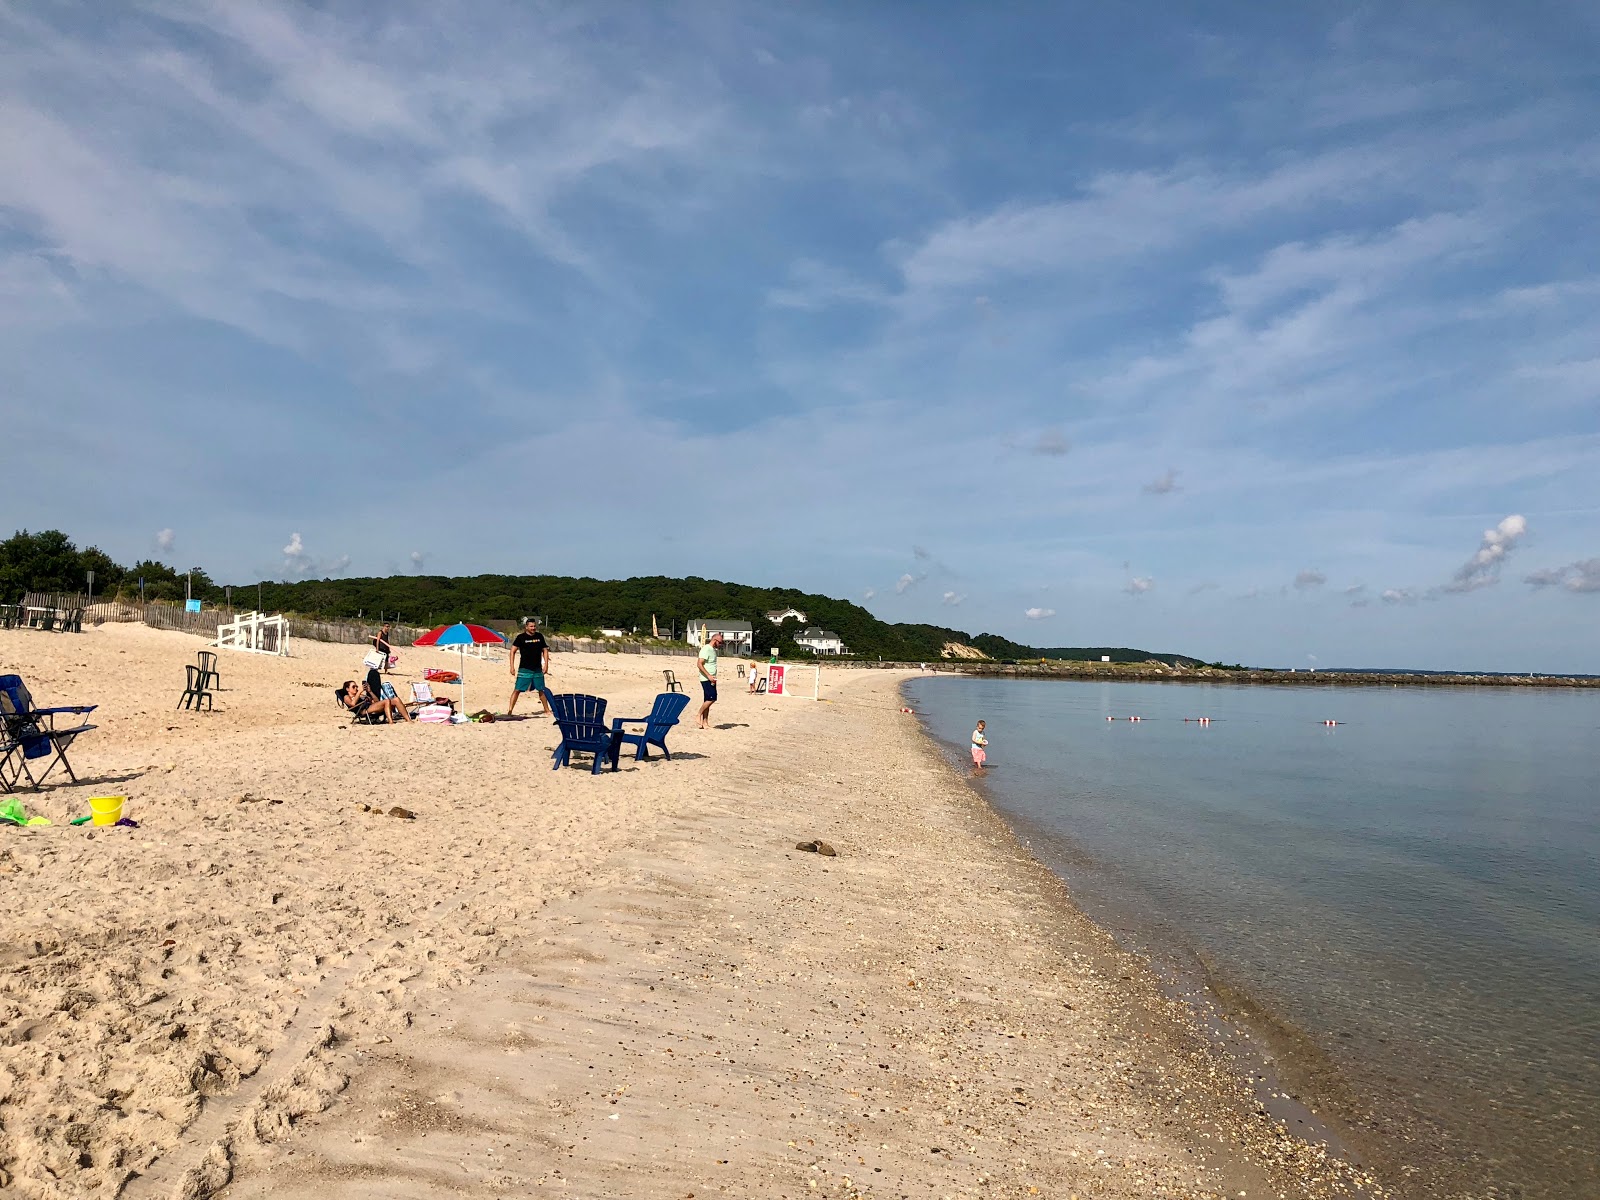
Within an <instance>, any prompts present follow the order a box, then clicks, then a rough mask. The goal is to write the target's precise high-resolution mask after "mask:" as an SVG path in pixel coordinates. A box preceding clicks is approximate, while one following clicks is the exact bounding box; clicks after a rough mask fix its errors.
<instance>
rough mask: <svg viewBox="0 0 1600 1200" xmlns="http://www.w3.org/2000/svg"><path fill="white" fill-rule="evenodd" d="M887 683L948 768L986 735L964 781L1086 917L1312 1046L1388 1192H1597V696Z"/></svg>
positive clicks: (1570, 1195)
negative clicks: (980, 774) (899, 687)
mask: <svg viewBox="0 0 1600 1200" xmlns="http://www.w3.org/2000/svg"><path fill="white" fill-rule="evenodd" d="M909 693H910V695H911V697H912V700H913V702H914V706H915V707H916V708H917V709H918V711H919V712H921V713H922V714H923V719H924V720H925V721H926V722H927V723H928V727H929V729H930V730H931V731H932V732H933V733H934V734H935V735H936V736H937V737H938V738H940V739H941V740H942V741H944V742H947V743H950V744H951V752H952V754H955V755H959V756H960V757H961V758H962V759H964V758H965V756H966V746H967V739H968V734H969V733H970V732H971V730H972V726H973V724H974V723H975V722H976V720H977V719H978V718H979V717H982V718H984V719H986V720H987V721H988V723H989V725H988V735H989V762H990V767H991V769H990V771H989V772H988V776H987V779H986V783H985V787H986V790H987V791H988V793H989V795H990V797H991V799H992V800H993V802H994V803H995V805H996V806H997V807H998V808H999V809H1000V811H1001V812H1002V813H1004V814H1005V815H1006V816H1007V817H1008V819H1010V820H1011V821H1012V822H1013V824H1014V825H1015V826H1016V827H1017V828H1018V829H1019V830H1020V831H1021V832H1022V833H1023V834H1024V836H1026V837H1027V838H1028V839H1029V841H1030V842H1031V843H1032V845H1033V846H1034V849H1035V851H1036V852H1037V853H1039V855H1040V856H1041V858H1043V859H1044V860H1045V861H1046V862H1047V863H1049V865H1051V866H1052V867H1053V868H1055V869H1056V870H1058V871H1059V872H1060V873H1061V874H1062V875H1063V876H1065V877H1066V878H1067V880H1068V882H1069V883H1070V884H1071V885H1072V886H1073V889H1074V891H1075V893H1076V895H1077V896H1078V899H1079V902H1080V903H1081V904H1082V905H1083V906H1084V908H1085V909H1086V910H1087V911H1089V912H1090V914H1091V915H1093V916H1095V917H1096V918H1097V919H1099V920H1101V921H1102V922H1103V923H1104V924H1106V925H1107V926H1108V927H1109V928H1112V929H1113V930H1114V931H1115V932H1117V933H1118V935H1119V936H1121V937H1123V938H1124V939H1126V940H1129V941H1132V942H1134V943H1135V944H1137V945H1138V946H1139V947H1140V948H1142V949H1144V950H1146V951H1147V952H1149V953H1150V954H1151V955H1152V956H1153V957H1155V958H1156V959H1157V960H1159V961H1163V962H1166V963H1175V964H1179V965H1185V964H1187V965H1192V964H1194V963H1196V962H1204V963H1205V964H1206V966H1207V967H1208V968H1210V969H1211V970H1212V971H1213V972H1214V973H1215V975H1216V976H1217V977H1218V978H1220V979H1221V980H1223V981H1224V982H1226V983H1227V984H1228V985H1230V986H1233V987H1238V988H1242V989H1243V990H1245V991H1246V992H1247V993H1249V995H1250V996H1251V997H1252V998H1254V999H1255V1000H1256V1001H1258V1002H1259V1003H1260V1004H1262V1005H1263V1006H1264V1007H1265V1008H1266V1009H1267V1011H1268V1012H1269V1013H1271V1014H1272V1016H1273V1017H1274V1018H1275V1019H1276V1020H1278V1021H1281V1022H1283V1023H1285V1024H1286V1025H1287V1026H1292V1027H1297V1028H1298V1029H1299V1030H1301V1031H1303V1032H1304V1033H1306V1034H1308V1035H1309V1036H1310V1038H1311V1039H1312V1041H1313V1042H1314V1044H1315V1046H1316V1047H1317V1050H1316V1051H1315V1052H1313V1055H1312V1057H1313V1058H1315V1059H1316V1064H1315V1065H1320V1066H1323V1067H1326V1066H1327V1065H1329V1064H1331V1065H1332V1067H1333V1068H1334V1071H1333V1074H1334V1075H1335V1076H1336V1077H1337V1078H1339V1079H1341V1080H1342V1081H1343V1082H1344V1083H1346V1084H1347V1085H1348V1086H1349V1087H1350V1088H1351V1089H1352V1090H1353V1091H1354V1093H1355V1094H1356V1095H1357V1096H1358V1097H1360V1098H1361V1100H1362V1101H1364V1102H1367V1103H1369V1104H1370V1105H1371V1107H1372V1109H1373V1110H1374V1111H1375V1112H1376V1114H1377V1116H1378V1118H1379V1119H1378V1120H1377V1121H1376V1122H1375V1123H1374V1124H1373V1126H1372V1127H1371V1128H1370V1129H1369V1130H1368V1131H1367V1135H1366V1136H1365V1137H1362V1136H1361V1134H1360V1131H1359V1130H1358V1131H1357V1138H1356V1140H1357V1141H1358V1142H1365V1144H1366V1145H1367V1146H1369V1147H1372V1146H1373V1145H1374V1137H1376V1138H1378V1139H1380V1141H1379V1142H1378V1147H1379V1151H1380V1152H1379V1153H1378V1154H1377V1156H1376V1157H1377V1158H1378V1160H1379V1161H1380V1162H1382V1163H1386V1164H1388V1165H1389V1166H1390V1167H1391V1168H1393V1167H1397V1166H1398V1165H1399V1164H1413V1165H1416V1166H1418V1167H1421V1168H1423V1170H1421V1171H1420V1172H1418V1173H1417V1174H1416V1175H1414V1176H1412V1177H1411V1182H1410V1183H1409V1185H1408V1184H1406V1182H1405V1180H1404V1179H1403V1178H1396V1179H1395V1180H1394V1182H1395V1183H1396V1184H1397V1185H1400V1186H1401V1187H1402V1188H1404V1189H1406V1190H1407V1194H1411V1195H1417V1196H1497V1197H1499V1196H1506V1197H1509V1196H1521V1197H1527V1198H1530V1200H1531V1198H1533V1197H1540V1198H1544V1197H1549V1198H1552V1200H1553V1198H1556V1197H1560V1198H1561V1200H1574V1198H1579V1197H1583V1198H1593V1197H1600V873H1597V870H1596V862H1597V856H1600V803H1597V794H1600V692H1584V693H1576V692H1565V691H1554V690H1551V691H1538V690H1526V691H1521V690H1512V689H1505V690H1499V689H1487V688H1485V689H1455V688H1451V689H1443V688H1439V689H1408V688H1336V689H1327V688H1321V687H1318V688H1263V687H1227V686H1206V685H1171V684H1168V685H1163V684H1101V683H1093V682H1084V683H1076V682H1070V683H1069V682H1027V681H1016V680H988V679H957V678H948V677H944V678H928V679H918V680H914V681H913V682H912V683H911V684H910V685H909ZM1133 714H1137V715H1139V716H1141V717H1143V718H1144V720H1142V721H1140V722H1138V723H1133V722H1128V721H1123V720H1118V721H1109V722H1108V721H1107V720H1106V717H1108V716H1117V717H1121V716H1127V715H1133ZM1201 716H1208V717H1211V718H1213V723H1212V724H1211V725H1209V726H1202V725H1199V724H1194V723H1185V722H1184V720H1183V718H1185V717H1191V718H1193V717H1201ZM1327 718H1334V719H1337V720H1339V721H1341V722H1344V724H1341V725H1339V726H1338V727H1336V728H1332V729H1329V728H1326V727H1324V725H1323V724H1322V722H1323V720H1324V719H1327Z"/></svg>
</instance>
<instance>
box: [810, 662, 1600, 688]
mask: <svg viewBox="0 0 1600 1200" xmlns="http://www.w3.org/2000/svg"><path fill="white" fill-rule="evenodd" d="M832 665H836V666H840V667H856V668H864V669H876V668H879V667H882V668H885V669H889V668H892V669H894V670H912V671H915V670H917V669H918V666H919V664H917V663H868V662H839V663H836V664H832ZM931 665H932V664H930V666H931ZM929 674H938V675H973V676H978V677H981V678H994V677H1000V678H1015V679H1080V680H1081V679H1098V680H1101V681H1103V682H1108V683H1248V684H1257V685H1263V686H1272V685H1281V686H1285V687H1496V688H1530V687H1533V688H1580V689H1581V688H1600V676H1593V675H1471V674H1459V675H1457V674H1438V675H1435V674H1418V673H1410V672H1407V673H1403V674H1398V673H1397V674H1391V673H1389V672H1386V671H1273V670H1266V669H1260V670H1248V671H1219V670H1215V669H1213V668H1210V667H1195V668H1185V667H1168V666H1165V665H1162V666H1150V665H1147V664H1144V663H1062V664H1060V665H1055V664H1045V665H1040V664H1038V663H1015V664H1006V663H979V662H971V661H967V662H961V663H952V662H941V663H939V664H937V667H936V669H934V670H932V671H930V672H929Z"/></svg>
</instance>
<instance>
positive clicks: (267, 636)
mask: <svg viewBox="0 0 1600 1200" xmlns="http://www.w3.org/2000/svg"><path fill="white" fill-rule="evenodd" d="M213 645H215V646H216V647H217V649H219V650H244V651H246V652H248V653H250V654H273V655H279V656H281V657H284V658H287V657H288V656H289V622H288V620H287V619H286V618H284V617H282V616H275V617H268V616H263V615H262V614H261V613H258V612H247V613H244V614H242V615H241V616H240V617H239V619H238V620H236V621H229V622H228V623H227V624H226V625H218V626H217V640H216V641H215V642H214V643H213Z"/></svg>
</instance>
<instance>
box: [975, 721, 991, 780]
mask: <svg viewBox="0 0 1600 1200" xmlns="http://www.w3.org/2000/svg"><path fill="white" fill-rule="evenodd" d="M983 725H984V723H983V722H982V721H979V722H978V727H977V728H976V729H974V730H973V731H972V769H973V771H974V772H977V771H981V770H983V764H984V763H986V762H988V761H989V755H988V752H987V751H986V750H985V749H984V747H986V746H987V745H988V744H989V739H988V738H986V737H984V736H983Z"/></svg>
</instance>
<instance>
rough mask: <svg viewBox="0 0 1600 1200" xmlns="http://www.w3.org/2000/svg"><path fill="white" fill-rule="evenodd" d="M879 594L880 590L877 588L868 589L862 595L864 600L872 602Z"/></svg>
mask: <svg viewBox="0 0 1600 1200" xmlns="http://www.w3.org/2000/svg"><path fill="white" fill-rule="evenodd" d="M877 594H878V589H877V588H868V589H867V590H866V591H864V592H862V593H861V598H862V599H863V600H871V599H872V598H873V597H874V596H876V595H877Z"/></svg>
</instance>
